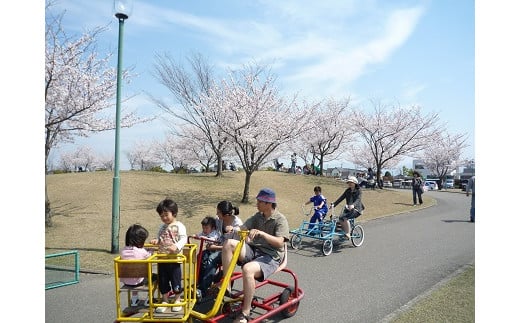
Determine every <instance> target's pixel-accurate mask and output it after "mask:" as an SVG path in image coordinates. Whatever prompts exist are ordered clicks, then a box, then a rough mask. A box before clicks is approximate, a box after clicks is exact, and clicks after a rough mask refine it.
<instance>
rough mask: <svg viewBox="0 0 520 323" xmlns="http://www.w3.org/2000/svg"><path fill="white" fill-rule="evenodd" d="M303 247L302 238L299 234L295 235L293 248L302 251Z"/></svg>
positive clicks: (292, 241) (292, 242)
mask: <svg viewBox="0 0 520 323" xmlns="http://www.w3.org/2000/svg"><path fill="white" fill-rule="evenodd" d="M301 246H302V236H301V235H299V234H293V235H292V236H291V247H292V248H293V249H300V248H301Z"/></svg>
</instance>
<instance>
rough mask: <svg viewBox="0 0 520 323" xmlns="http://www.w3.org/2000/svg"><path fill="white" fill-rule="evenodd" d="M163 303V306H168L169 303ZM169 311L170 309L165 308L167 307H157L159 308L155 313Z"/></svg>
mask: <svg viewBox="0 0 520 323" xmlns="http://www.w3.org/2000/svg"><path fill="white" fill-rule="evenodd" d="M162 303H163V304H168V302H162ZM167 309H168V308H167V307H165V306H161V307H157V308H156V309H155V313H164V312H166V310H167Z"/></svg>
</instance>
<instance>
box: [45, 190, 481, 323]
mask: <svg viewBox="0 0 520 323" xmlns="http://www.w3.org/2000/svg"><path fill="white" fill-rule="evenodd" d="M427 194H428V195H431V196H432V197H434V198H435V199H437V205H435V206H433V207H430V208H426V209H421V210H415V209H413V207H411V206H410V210H414V211H413V212H409V213H404V214H401V215H396V216H390V217H386V218H383V219H377V220H372V221H369V222H366V223H362V224H363V227H364V229H365V234H366V238H365V242H364V244H363V246H361V247H359V248H354V247H352V245H351V244H350V243H347V242H344V243H342V244H341V245H339V246H335V248H334V251H333V253H332V254H331V255H329V256H322V254H321V250H320V248H321V245H320V242H319V241H318V240H305V239H304V242H303V245H302V249H301V250H292V249H289V257H290V258H289V264H288V268H291V269H292V270H294V271H295V272H296V274H297V275H298V278H299V283H300V285H301V288H302V289H303V290H304V291H305V297H304V299H303V300H302V301H301V303H300V307H299V309H298V312H297V313H296V315H295V316H293V317H292V318H288V319H283V320H280V319H279V318H275V319H274V320H269V321H268V322H278V321H281V322H286V323H292V322H314V323H316V322H381V321H382V320H383V319H384V318H385V317H387V316H388V315H390V314H391V313H393V312H394V311H396V310H398V309H399V308H400V307H401V306H403V305H404V304H406V303H408V302H409V301H410V300H412V299H414V298H416V297H417V296H418V295H421V294H422V293H424V292H426V291H428V290H429V289H430V288H431V287H432V286H434V285H435V284H436V283H438V282H439V281H441V280H442V279H444V278H445V277H448V276H449V275H450V274H452V273H453V272H455V271H456V270H457V269H459V268H461V267H462V266H464V265H467V264H471V263H473V262H474V260H475V230H474V224H473V223H470V222H468V219H469V205H470V200H469V199H468V198H467V197H466V196H465V195H464V194H450V193H447V192H428V193H427ZM410 198H411V196H410ZM282 274H283V273H279V274H277V275H282ZM281 280H282V278H281ZM45 301H46V304H45V305H46V309H45V314H46V322H48V323H62V322H113V321H114V318H115V301H114V277H113V276H106V275H89V274H82V275H81V277H80V283H78V284H75V285H70V286H65V287H61V288H56V289H51V290H47V291H45Z"/></svg>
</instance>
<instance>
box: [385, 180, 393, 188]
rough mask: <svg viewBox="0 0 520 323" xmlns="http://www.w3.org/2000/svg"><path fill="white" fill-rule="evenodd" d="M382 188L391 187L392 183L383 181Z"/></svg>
mask: <svg viewBox="0 0 520 323" xmlns="http://www.w3.org/2000/svg"><path fill="white" fill-rule="evenodd" d="M383 187H392V182H390V181H384V182H383Z"/></svg>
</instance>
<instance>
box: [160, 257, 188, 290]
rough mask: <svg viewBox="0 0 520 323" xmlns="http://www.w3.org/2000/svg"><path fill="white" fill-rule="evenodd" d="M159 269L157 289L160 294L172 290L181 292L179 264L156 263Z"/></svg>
mask: <svg viewBox="0 0 520 323" xmlns="http://www.w3.org/2000/svg"><path fill="white" fill-rule="evenodd" d="M157 268H158V270H159V274H158V276H159V291H160V292H161V294H166V293H168V292H169V291H171V290H173V291H174V292H175V293H180V292H181V284H182V269H181V264H175V263H172V264H168V263H162V264H158V265H157Z"/></svg>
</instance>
